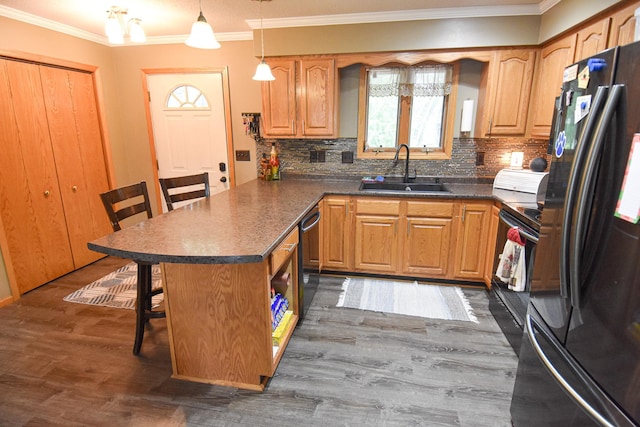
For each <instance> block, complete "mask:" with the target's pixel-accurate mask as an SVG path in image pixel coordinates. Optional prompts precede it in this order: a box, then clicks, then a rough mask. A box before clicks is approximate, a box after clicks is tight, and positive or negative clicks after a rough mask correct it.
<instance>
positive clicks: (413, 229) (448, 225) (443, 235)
mask: <svg viewBox="0 0 640 427" xmlns="http://www.w3.org/2000/svg"><path fill="white" fill-rule="evenodd" d="M406 204H407V207H406V217H405V222H406V234H405V236H404V239H402V240H403V245H402V248H403V250H402V271H401V273H404V274H407V275H412V276H425V277H438V278H444V277H447V274H448V272H449V247H450V245H451V236H452V234H453V209H454V204H453V202H437V201H407V202H406Z"/></svg>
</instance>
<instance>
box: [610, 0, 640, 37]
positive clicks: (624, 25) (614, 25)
mask: <svg viewBox="0 0 640 427" xmlns="http://www.w3.org/2000/svg"><path fill="white" fill-rule="evenodd" d="M638 7H640V4H639V3H635V4H632V5H629V6H627V7H626V8H624V9H622V10H619V11H618V12H616V13H614V14H613V15H612V16H611V24H610V29H609V41H608V43H607V47H614V46H623V45H625V44H629V43H633V41H634V34H635V30H636V17H635V11H636V9H637V8H638Z"/></svg>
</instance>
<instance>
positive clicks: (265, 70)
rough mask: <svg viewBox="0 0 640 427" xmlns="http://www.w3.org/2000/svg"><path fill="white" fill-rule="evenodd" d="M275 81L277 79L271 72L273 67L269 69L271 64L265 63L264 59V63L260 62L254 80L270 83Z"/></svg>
mask: <svg viewBox="0 0 640 427" xmlns="http://www.w3.org/2000/svg"><path fill="white" fill-rule="evenodd" d="M275 79H276V78H275V77H273V73H272V72H271V67H269V64H267V63H266V62H264V59H263V60H262V62H260V63H259V64H258V66H257V67H256V74H255V75H254V76H253V80H260V81H266V82H268V81H272V80H275Z"/></svg>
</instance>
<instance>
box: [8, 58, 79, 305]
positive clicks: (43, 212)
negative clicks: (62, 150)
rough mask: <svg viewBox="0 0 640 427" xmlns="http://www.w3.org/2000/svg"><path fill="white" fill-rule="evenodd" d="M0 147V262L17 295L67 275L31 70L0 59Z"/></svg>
mask: <svg viewBox="0 0 640 427" xmlns="http://www.w3.org/2000/svg"><path fill="white" fill-rule="evenodd" d="M0 146H1V147H2V155H0V217H1V218H2V227H3V229H4V236H5V238H6V240H5V241H6V245H3V256H4V259H5V264H7V269H8V270H9V269H10V270H12V271H13V275H14V276H15V280H16V283H17V287H18V289H19V292H20V293H21V294H22V293H25V292H27V291H29V290H31V289H33V288H35V287H37V286H40V285H42V284H43V283H46V282H48V281H50V280H52V279H54V278H56V277H59V276H61V275H63V274H65V273H67V272H69V271H71V270H73V259H72V256H71V247H70V244H69V238H68V234H67V227H66V222H65V216H64V210H63V207H62V197H61V195H60V191H59V188H58V180H57V175H56V168H55V166H56V164H55V158H54V155H53V150H52V147H51V141H50V139H49V128H48V123H47V115H46V112H45V105H44V99H43V95H42V85H41V80H40V73H39V69H38V66H37V65H33V64H28V63H23V62H18V61H10V60H4V59H0ZM7 249H8V251H7ZM5 251H6V252H8V253H4V252H5Z"/></svg>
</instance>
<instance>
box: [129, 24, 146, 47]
mask: <svg viewBox="0 0 640 427" xmlns="http://www.w3.org/2000/svg"><path fill="white" fill-rule="evenodd" d="M129 37H131V41H132V42H136V43H144V42H145V41H146V40H147V35H146V34H145V33H144V29H143V28H142V25H140V20H139V19H132V20H131V21H129Z"/></svg>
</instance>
